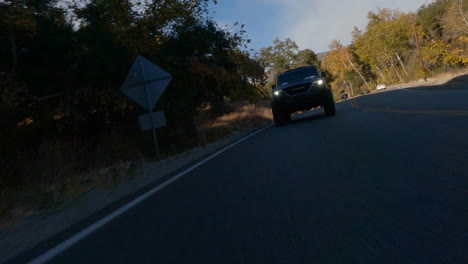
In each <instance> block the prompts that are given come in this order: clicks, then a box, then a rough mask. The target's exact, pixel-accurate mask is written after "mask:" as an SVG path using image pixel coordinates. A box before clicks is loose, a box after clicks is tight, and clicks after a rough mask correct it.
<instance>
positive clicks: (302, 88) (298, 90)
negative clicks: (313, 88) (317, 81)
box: [283, 84, 310, 95]
mask: <svg viewBox="0 0 468 264" xmlns="http://www.w3.org/2000/svg"><path fill="white" fill-rule="evenodd" d="M309 88H310V84H301V85H296V86H292V87H288V88H286V89H284V90H283V91H284V92H285V93H286V94H287V95H298V94H302V93H306V92H307V91H309Z"/></svg>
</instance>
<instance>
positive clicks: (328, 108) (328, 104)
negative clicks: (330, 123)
mask: <svg viewBox="0 0 468 264" xmlns="http://www.w3.org/2000/svg"><path fill="white" fill-rule="evenodd" d="M323 108H324V110H325V115H326V116H334V115H336V108H335V101H334V100H333V94H332V93H331V92H330V91H329V92H327V93H326V95H325V102H324V104H323Z"/></svg>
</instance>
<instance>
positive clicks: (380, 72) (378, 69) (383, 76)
mask: <svg viewBox="0 0 468 264" xmlns="http://www.w3.org/2000/svg"><path fill="white" fill-rule="evenodd" d="M375 67H377V71H378V72H379V74H380V77H382V80H383V81H384V82H386V83H388V81H387V78H385V75H384V74H383V72H382V70H381V69H380V68H379V66H375Z"/></svg>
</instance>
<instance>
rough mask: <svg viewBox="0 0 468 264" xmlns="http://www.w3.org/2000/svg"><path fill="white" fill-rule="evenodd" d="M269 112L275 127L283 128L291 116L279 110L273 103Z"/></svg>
mask: <svg viewBox="0 0 468 264" xmlns="http://www.w3.org/2000/svg"><path fill="white" fill-rule="evenodd" d="M271 112H272V114H273V121H274V122H275V125H276V126H284V125H286V124H287V123H288V122H289V121H291V114H289V113H287V112H285V111H283V110H281V109H279V108H278V107H277V106H275V104H274V103H272V104H271Z"/></svg>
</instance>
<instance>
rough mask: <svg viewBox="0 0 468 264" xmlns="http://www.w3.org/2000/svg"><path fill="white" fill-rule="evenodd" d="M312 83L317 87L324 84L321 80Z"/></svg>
mask: <svg viewBox="0 0 468 264" xmlns="http://www.w3.org/2000/svg"><path fill="white" fill-rule="evenodd" d="M314 83H316V84H318V85H323V84H324V83H325V82H324V81H323V80H318V81H315V82H314Z"/></svg>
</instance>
